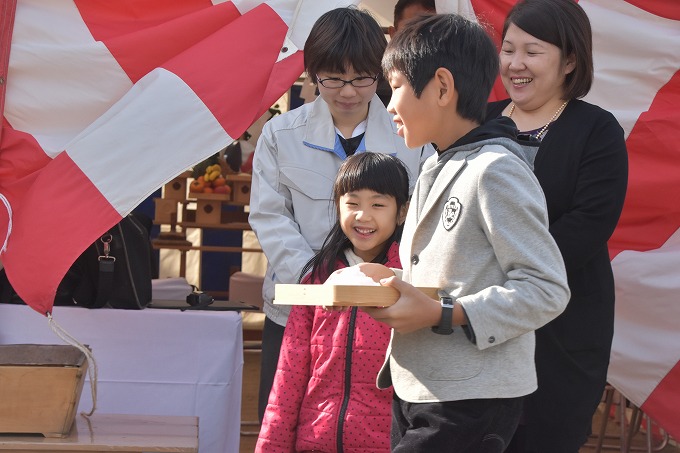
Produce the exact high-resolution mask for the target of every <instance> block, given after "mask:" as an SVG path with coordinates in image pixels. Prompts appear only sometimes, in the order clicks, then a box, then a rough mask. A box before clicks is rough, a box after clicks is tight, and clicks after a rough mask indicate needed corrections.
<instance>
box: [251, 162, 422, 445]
mask: <svg viewBox="0 0 680 453" xmlns="http://www.w3.org/2000/svg"><path fill="white" fill-rule="evenodd" d="M333 198H334V201H335V210H336V215H337V219H338V220H337V222H336V223H335V225H334V226H333V228H332V229H331V232H330V233H329V234H328V237H327V238H326V240H325V241H324V244H323V246H322V247H321V250H320V251H319V253H317V254H316V255H315V256H314V258H313V259H312V260H311V261H310V262H309V263H308V264H307V265H306V266H305V267H304V269H303V271H302V272H303V273H304V274H307V272H309V274H307V275H306V276H305V277H304V278H303V279H302V283H323V282H324V281H326V279H327V278H328V277H329V276H330V275H331V273H333V272H334V271H335V270H337V269H346V268H347V266H354V265H357V264H359V263H363V262H366V263H369V262H376V263H383V264H385V265H386V266H388V267H394V268H401V264H400V262H399V244H398V241H399V238H400V237H401V229H402V228H401V226H402V225H403V223H404V218H405V217H406V209H407V207H408V198H409V177H408V172H407V171H406V168H405V167H404V165H403V164H402V163H401V161H400V160H399V159H397V158H395V157H392V156H389V155H387V154H381V153H361V154H355V155H354V156H351V157H349V158H347V160H345V162H344V163H343V164H342V166H341V167H340V170H339V172H338V176H337V178H336V179H335V184H334V186H333ZM321 303H322V301H319V304H321ZM389 340H390V329H389V327H387V326H386V325H385V324H383V323H379V322H377V321H375V320H373V318H371V317H370V316H368V315H367V314H366V313H364V312H362V311H361V310H359V309H358V308H357V307H351V308H349V310H343V311H336V310H328V309H326V308H325V307H321V306H316V307H314V306H302V305H298V306H293V308H292V310H291V312H290V316H289V317H288V323H287V324H286V330H285V333H284V336H283V345H282V348H281V356H280V358H279V364H278V369H277V372H276V377H275V378H274V386H273V387H272V391H271V393H270V395H269V404H268V405H267V410H266V412H265V415H264V420H263V423H262V429H261V430H260V436H259V439H258V443H257V447H256V448H255V452H256V453H257V452H262V453H276V452H290V451H326V452H331V451H343V452H345V453H351V452H356V453H364V452H374V453H377V452H384V453H389V451H390V420H391V412H390V411H391V401H392V389H383V390H380V389H378V388H377V387H376V386H375V377H376V375H377V374H378V370H379V369H380V365H381V364H382V362H383V358H384V357H385V351H386V350H387V344H388V343H389Z"/></svg>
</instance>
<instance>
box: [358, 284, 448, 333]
mask: <svg viewBox="0 0 680 453" xmlns="http://www.w3.org/2000/svg"><path fill="white" fill-rule="evenodd" d="M380 283H381V284H382V285H383V286H390V287H392V288H394V289H396V290H397V291H399V292H400V293H401V295H400V296H399V299H398V300H397V301H396V302H395V303H394V305H391V306H389V307H385V308H378V307H361V309H362V310H364V311H365V312H366V313H368V314H369V315H370V316H371V317H373V318H374V319H375V320H376V321H380V322H383V323H385V324H387V325H388V326H390V327H392V328H393V329H394V330H396V331H397V332H399V333H410V332H414V331H416V330H419V329H423V328H426V327H427V328H430V327H431V326H435V325H437V324H439V318H440V317H441V305H440V304H439V301H436V300H434V299H430V297H428V296H427V295H426V294H425V293H423V292H422V291H420V290H419V289H416V288H415V287H414V286H413V285H410V284H408V283H406V282H405V281H403V280H400V279H398V278H396V277H389V278H387V279H383V280H381V282H380Z"/></svg>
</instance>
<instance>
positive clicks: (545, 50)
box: [500, 24, 574, 111]
mask: <svg viewBox="0 0 680 453" xmlns="http://www.w3.org/2000/svg"><path fill="white" fill-rule="evenodd" d="M500 66H501V70H500V71H501V79H502V81H503V86H505V89H506V90H507V92H508V95H509V96H510V98H511V99H512V101H513V102H514V103H515V104H516V105H517V106H518V107H519V108H521V109H522V110H525V111H530V110H535V109H537V108H539V107H541V106H542V105H544V104H546V103H548V102H549V101H550V100H554V99H562V97H563V96H564V81H565V77H566V75H567V74H569V73H570V72H571V71H573V70H574V64H573V63H572V62H569V61H565V59H563V57H562V52H561V51H560V49H559V47H557V46H555V45H553V44H550V43H548V42H546V41H541V40H540V39H537V38H535V37H534V36H532V35H530V34H529V33H527V32H525V31H524V30H522V29H521V28H519V27H517V26H516V25H515V24H510V26H509V27H508V30H507V32H506V34H505V38H504V39H503V43H502V47H501V53H500Z"/></svg>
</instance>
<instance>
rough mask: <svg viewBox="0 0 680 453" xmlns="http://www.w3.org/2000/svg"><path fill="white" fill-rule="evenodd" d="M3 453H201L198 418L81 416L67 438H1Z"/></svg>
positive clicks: (12, 436) (6, 436)
mask: <svg viewBox="0 0 680 453" xmlns="http://www.w3.org/2000/svg"><path fill="white" fill-rule="evenodd" d="M0 451H12V452H17V453H19V452H21V453H35V452H46V451H48V452H69V453H100V452H116V451H117V452H131V453H142V452H144V453H147V452H173V453H197V452H198V417H179V416H157V415H122V414H121V415H119V414H97V413H95V414H94V415H93V416H92V417H84V416H82V415H80V414H78V415H76V420H75V423H74V424H73V428H72V429H71V433H70V434H69V435H68V436H67V437H63V438H47V437H44V436H41V435H26V434H0Z"/></svg>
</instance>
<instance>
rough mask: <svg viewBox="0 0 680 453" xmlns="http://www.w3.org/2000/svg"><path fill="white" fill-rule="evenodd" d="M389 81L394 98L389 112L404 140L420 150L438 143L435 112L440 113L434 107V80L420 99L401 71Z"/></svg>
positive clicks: (390, 77) (411, 146)
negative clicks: (429, 144)
mask: <svg viewBox="0 0 680 453" xmlns="http://www.w3.org/2000/svg"><path fill="white" fill-rule="evenodd" d="M387 80H388V82H389V83H390V87H392V98H391V99H390V103H389V105H388V106H387V111H388V112H390V113H391V114H392V115H394V118H393V120H392V121H394V122H395V123H396V124H397V127H398V134H399V136H401V137H403V138H404V141H405V142H406V146H408V147H409V148H417V147H419V146H423V145H425V144H427V143H430V142H435V141H436V140H435V137H434V136H433V133H434V131H435V130H436V129H435V128H434V126H435V124H436V118H433V112H436V111H437V110H436V109H435V108H433V107H434V105H432V104H431V96H432V93H431V92H432V91H433V87H432V85H433V84H432V81H430V83H429V84H428V85H427V86H426V87H425V89H424V90H423V93H422V94H421V96H420V98H417V97H416V94H415V92H414V91H413V87H412V86H411V84H410V83H409V82H408V80H407V79H406V77H405V76H404V74H403V73H402V72H400V71H396V70H395V71H391V72H390V73H389V75H388V78H387ZM435 103H436V101H435Z"/></svg>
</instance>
